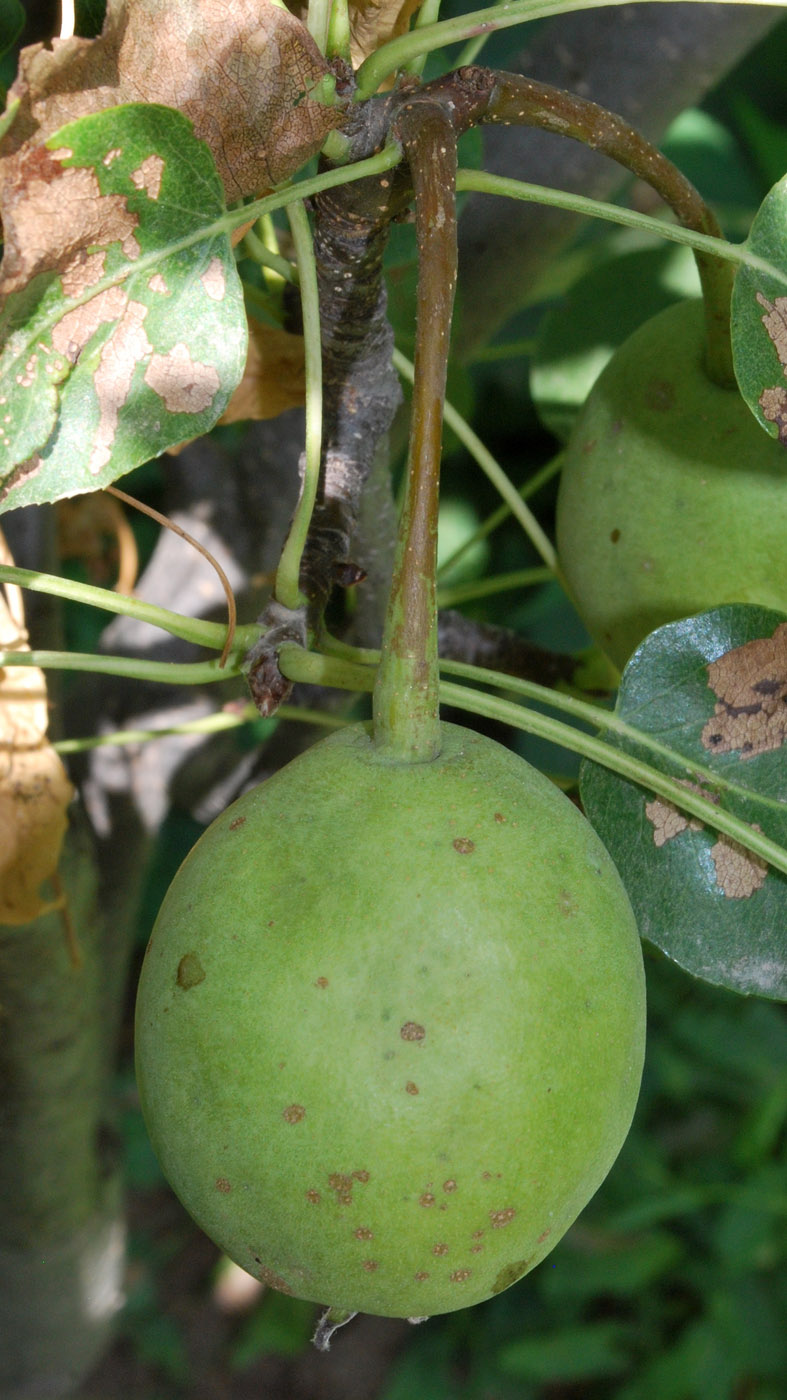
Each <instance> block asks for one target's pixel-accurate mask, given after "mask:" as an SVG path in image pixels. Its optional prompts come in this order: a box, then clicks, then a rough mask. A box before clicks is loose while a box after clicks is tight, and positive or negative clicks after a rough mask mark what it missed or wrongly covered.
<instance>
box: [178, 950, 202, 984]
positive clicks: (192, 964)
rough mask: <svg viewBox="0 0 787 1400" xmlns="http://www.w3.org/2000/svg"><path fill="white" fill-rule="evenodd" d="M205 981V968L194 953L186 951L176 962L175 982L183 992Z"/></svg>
mask: <svg viewBox="0 0 787 1400" xmlns="http://www.w3.org/2000/svg"><path fill="white" fill-rule="evenodd" d="M204 981H205V969H204V968H203V966H202V963H201V962H200V960H199V958H198V957H197V954H196V953H186V954H185V956H184V957H182V958H181V960H180V962H179V963H178V975H177V983H178V986H179V987H182V988H183V990H184V992H187V991H189V989H190V988H191V987H198V986H199V984H200V982H204Z"/></svg>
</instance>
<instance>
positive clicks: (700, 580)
mask: <svg viewBox="0 0 787 1400" xmlns="http://www.w3.org/2000/svg"><path fill="white" fill-rule="evenodd" d="M703 350H704V315H703V308H702V303H701V302H694V301H692V302H681V303H679V304H678V305H676V306H672V307H670V308H669V309H668V310H666V311H663V312H661V314H660V315H658V316H655V317H654V318H653V319H652V320H650V321H647V322H646V323H645V324H644V325H643V326H641V327H640V328H639V330H637V331H635V333H634V335H632V336H631V337H630V338H629V339H628V340H627V341H626V342H625V344H624V345H622V346H621V348H620V349H619V350H618V351H617V352H616V354H615V355H614V356H613V357H612V359H611V360H610V362H609V364H608V365H607V367H606V368H605V369H604V371H603V372H602V374H601V375H600V377H599V379H598V380H597V381H596V383H595V385H594V387H593V389H592V390H591V393H590V395H589V397H588V400H587V402H586V404H585V406H584V408H583V409H582V411H581V412H580V415H579V418H578V419H577V422H576V424H575V427H574V430H573V433H572V435H571V438H570V440H569V443H568V446H567V448H566V456H565V465H564V467H563V471H562V475H561V483H560V491H559V495H558V507H557V543H558V554H559V557H560V562H561V566H562V569H563V572H564V575H565V578H566V580H567V583H568V586H569V589H570V591H571V593H572V595H573V598H574V601H575V603H576V606H577V609H578V611H579V614H580V616H581V617H582V619H583V621H584V623H585V625H586V627H587V629H588V631H589V632H590V634H591V636H592V637H593V638H594V640H595V641H596V642H598V643H599V645H600V646H601V647H602V648H603V649H604V651H606V652H607V654H608V655H609V656H610V657H611V658H612V660H613V661H615V663H616V664H617V665H618V666H621V667H622V666H623V665H624V664H625V662H626V661H627V660H628V658H629V657H630V655H631V653H632V652H633V651H634V650H635V649H636V647H637V646H638V645H639V643H640V642H641V641H642V639H643V638H644V637H646V636H647V635H648V633H649V632H652V631H654V629H655V628H656V627H660V626H661V625H662V624H663V623H665V622H673V621H676V620H677V619H678V618H681V617H688V616H690V615H692V614H694V613H699V612H704V611H706V610H707V609H709V608H713V607H717V606H719V605H720V604H722V603H759V604H760V605H761V606H763V607H771V608H776V609H778V610H780V611H783V612H784V611H787V453H785V450H784V447H783V446H782V445H781V444H780V443H778V442H777V441H775V440H774V439H773V438H770V437H768V435H767V434H766V433H765V432H763V430H762V428H761V427H759V425H758V424H757V422H756V420H755V418H754V417H753V415H752V414H751V412H750V410H749V409H748V407H747V406H746V403H745V402H744V400H743V399H742V398H741V396H740V394H739V393H738V392H737V390H735V389H732V390H730V389H722V388H719V387H718V385H716V384H714V383H713V382H712V381H711V380H710V379H709V378H708V376H707V374H706V373H705V370H704V368H703Z"/></svg>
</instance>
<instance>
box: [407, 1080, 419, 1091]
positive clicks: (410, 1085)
mask: <svg viewBox="0 0 787 1400" xmlns="http://www.w3.org/2000/svg"><path fill="white" fill-rule="evenodd" d="M404 1089H405V1093H406V1094H417V1093H418V1092H419V1091H418V1085H417V1084H414V1083H413V1081H412V1079H408V1081H407V1083H406V1084H405V1086H404Z"/></svg>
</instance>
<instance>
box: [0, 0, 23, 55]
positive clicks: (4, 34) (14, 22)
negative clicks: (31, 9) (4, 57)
mask: <svg viewBox="0 0 787 1400" xmlns="http://www.w3.org/2000/svg"><path fill="white" fill-rule="evenodd" d="M24 24H25V12H24V9H23V8H22V6H21V5H20V3H19V0H2V2H1V3H0V54H4V53H7V52H8V50H9V49H10V48H11V46H12V44H14V43H15V42H16V40H17V39H18V38H19V35H20V34H21V33H22V30H23V28H24Z"/></svg>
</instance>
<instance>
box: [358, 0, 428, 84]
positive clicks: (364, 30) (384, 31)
mask: <svg viewBox="0 0 787 1400" xmlns="http://www.w3.org/2000/svg"><path fill="white" fill-rule="evenodd" d="M421 3H422V0H350V52H351V55H352V61H353V65H354V66H355V67H356V68H357V67H359V65H360V64H361V63H363V60H364V59H365V58H368V57H369V54H372V53H374V52H375V50H376V49H379V48H380V47H381V45H382V44H387V42H388V40H389V39H395V38H396V37H397V36H398V35H399V34H404V33H405V31H406V30H407V29H409V27H410V20H411V19H412V16H413V15H414V14H415V12H416V10H418V9H420V6H421Z"/></svg>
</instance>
